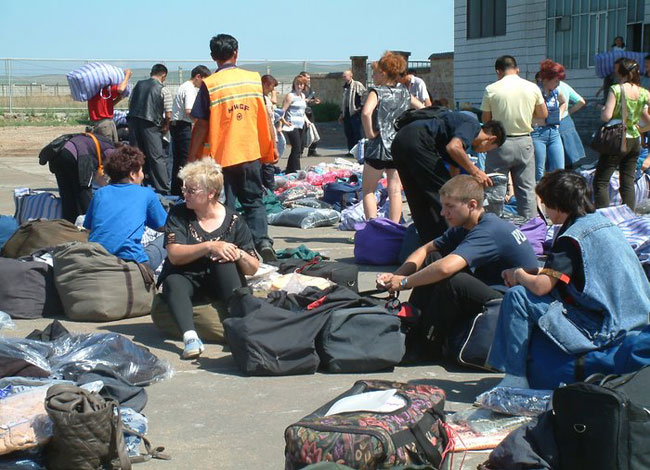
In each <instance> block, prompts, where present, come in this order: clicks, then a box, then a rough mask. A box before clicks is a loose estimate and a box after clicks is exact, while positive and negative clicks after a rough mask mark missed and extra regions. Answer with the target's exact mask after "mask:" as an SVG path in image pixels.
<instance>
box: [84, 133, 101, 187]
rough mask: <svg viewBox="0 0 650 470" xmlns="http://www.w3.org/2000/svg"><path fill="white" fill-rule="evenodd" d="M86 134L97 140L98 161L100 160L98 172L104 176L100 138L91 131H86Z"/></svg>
mask: <svg viewBox="0 0 650 470" xmlns="http://www.w3.org/2000/svg"><path fill="white" fill-rule="evenodd" d="M85 134H86V135H87V136H88V137H90V138H91V139H93V141H94V142H95V150H96V151H97V161H98V162H99V165H98V166H97V173H99V176H104V164H103V163H102V149H101V147H100V146H99V140H97V137H95V134H93V133H91V132H86V133H85Z"/></svg>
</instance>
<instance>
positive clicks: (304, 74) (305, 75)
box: [298, 70, 310, 77]
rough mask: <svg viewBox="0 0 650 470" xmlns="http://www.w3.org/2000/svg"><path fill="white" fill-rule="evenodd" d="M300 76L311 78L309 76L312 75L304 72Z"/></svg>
mask: <svg viewBox="0 0 650 470" xmlns="http://www.w3.org/2000/svg"><path fill="white" fill-rule="evenodd" d="M298 75H300V76H301V77H309V76H310V75H309V72H307V71H306V70H303V71H302V72H300V73H299V74H298Z"/></svg>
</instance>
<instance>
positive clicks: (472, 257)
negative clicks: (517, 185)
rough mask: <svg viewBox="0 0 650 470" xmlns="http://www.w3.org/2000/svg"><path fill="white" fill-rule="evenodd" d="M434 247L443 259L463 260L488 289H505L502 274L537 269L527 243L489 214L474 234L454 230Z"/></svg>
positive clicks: (523, 237) (502, 221)
mask: <svg viewBox="0 0 650 470" xmlns="http://www.w3.org/2000/svg"><path fill="white" fill-rule="evenodd" d="M434 243H435V245H436V247H437V248H438V250H439V251H440V253H441V254H442V255H443V256H447V255H449V254H454V255H457V256H460V257H461V258H463V259H464V260H465V261H466V262H467V265H468V266H469V268H470V270H471V271H472V272H473V274H474V276H476V277H477V278H478V279H480V280H481V281H483V282H484V283H486V284H487V285H502V284H503V279H502V277H501V272H502V271H503V270H505V269H510V268H516V267H520V268H524V269H525V270H533V269H537V267H538V265H537V258H536V257H535V253H534V252H533V248H532V247H531V246H530V243H529V242H528V239H527V238H526V236H525V235H524V234H523V233H522V231H521V230H519V229H518V228H517V227H515V226H514V225H513V224H512V223H510V222H508V221H506V220H503V219H500V218H499V217H497V216H496V215H495V214H490V213H486V214H483V215H482V216H481V218H480V219H479V222H478V224H476V226H475V227H473V228H472V229H471V230H467V229H465V228H463V227H452V228H450V229H448V230H447V231H446V232H445V233H443V234H442V236H440V237H438V238H436V239H435V240H434Z"/></svg>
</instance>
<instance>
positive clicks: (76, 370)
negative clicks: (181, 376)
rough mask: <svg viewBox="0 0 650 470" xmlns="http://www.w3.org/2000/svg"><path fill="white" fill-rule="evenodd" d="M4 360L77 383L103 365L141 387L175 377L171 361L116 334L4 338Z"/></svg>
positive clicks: (1, 345)
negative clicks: (20, 361) (19, 361)
mask: <svg viewBox="0 0 650 470" xmlns="http://www.w3.org/2000/svg"><path fill="white" fill-rule="evenodd" d="M0 357H1V358H17V359H23V360H25V361H26V362H28V363H29V364H33V365H35V366H36V367H38V368H40V369H42V370H43V371H45V372H47V373H49V374H50V375H54V376H57V377H64V378H66V379H68V380H76V379H77V377H78V376H79V375H81V374H82V373H84V372H88V371H91V370H93V369H95V368H96V367H97V365H99V364H102V365H105V366H106V367H109V368H111V369H113V370H114V371H115V372H116V373H118V374H119V375H121V376H122V377H123V378H124V379H126V380H128V381H129V382H131V383H132V384H133V385H138V386H144V385H148V384H150V383H153V382H158V381H160V380H164V379H166V378H169V377H171V376H172V374H173V370H172V367H171V365H170V364H169V363H168V362H167V361H165V360H162V359H159V358H158V357H156V356H155V355H154V354H152V353H151V352H149V350H147V349H146V348H143V347H142V346H138V345H137V344H135V343H134V342H132V341H131V340H129V339H127V338H125V337H124V336H121V335H118V334H116V333H92V334H82V335H66V336H62V337H60V338H59V339H57V340H55V341H52V342H44V341H35V340H29V339H0Z"/></svg>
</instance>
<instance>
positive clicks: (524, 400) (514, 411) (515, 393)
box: [476, 387, 553, 416]
mask: <svg viewBox="0 0 650 470" xmlns="http://www.w3.org/2000/svg"><path fill="white" fill-rule="evenodd" d="M551 395H553V391H552V390H532V389H528V388H514V387H495V388H493V389H491V390H488V391H487V392H483V393H481V394H480V395H479V396H478V397H476V402H477V403H478V405H479V406H481V407H482V408H486V409H488V410H492V411H496V412H498V413H503V414H508V415H514V416H537V415H539V414H541V413H543V412H545V411H546V408H547V407H548V403H549V401H550V400H551Z"/></svg>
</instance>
